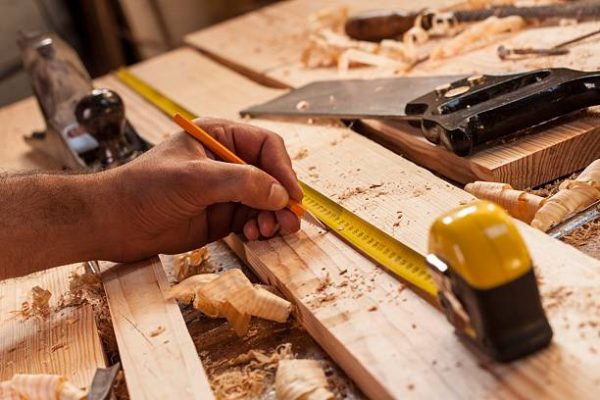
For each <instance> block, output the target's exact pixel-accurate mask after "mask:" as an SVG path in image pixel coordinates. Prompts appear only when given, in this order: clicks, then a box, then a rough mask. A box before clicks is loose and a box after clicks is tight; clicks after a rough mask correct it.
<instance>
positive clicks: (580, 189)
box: [531, 160, 600, 232]
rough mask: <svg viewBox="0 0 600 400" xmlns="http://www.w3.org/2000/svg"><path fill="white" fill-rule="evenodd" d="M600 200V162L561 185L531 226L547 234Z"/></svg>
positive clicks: (595, 162) (592, 164)
mask: <svg viewBox="0 0 600 400" xmlns="http://www.w3.org/2000/svg"><path fill="white" fill-rule="evenodd" d="M598 199H600V160H596V161H594V162H592V163H591V164H590V165H588V166H587V167H586V168H585V169H584V170H583V172H582V173H581V174H580V175H579V176H578V177H577V178H576V179H574V180H570V179H569V180H566V181H564V182H563V183H561V184H560V186H559V190H558V192H557V193H556V194H554V195H553V196H551V197H549V198H548V199H547V200H546V202H545V203H544V205H543V206H542V207H541V208H540V209H539V210H538V212H537V213H536V215H535V217H534V219H533V221H531V226H533V227H534V228H537V229H540V230H541V231H544V232H546V231H547V230H548V229H550V228H551V227H552V226H554V225H556V224H558V223H560V222H561V221H563V220H564V219H565V218H568V217H569V216H571V215H573V214H574V213H577V212H579V211H581V210H583V209H584V208H586V207H587V206H589V205H590V204H592V203H593V202H594V201H596V200H598Z"/></svg>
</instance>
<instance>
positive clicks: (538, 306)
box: [427, 201, 552, 361]
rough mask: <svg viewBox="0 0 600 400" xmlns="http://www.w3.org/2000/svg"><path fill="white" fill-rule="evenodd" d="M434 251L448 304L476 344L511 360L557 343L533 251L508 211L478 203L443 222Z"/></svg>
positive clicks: (432, 238) (462, 332)
mask: <svg viewBox="0 0 600 400" xmlns="http://www.w3.org/2000/svg"><path fill="white" fill-rule="evenodd" d="M429 252H430V254H429V255H428V256H427V264H428V266H429V270H430V271H431V273H432V276H433V279H434V281H435V282H436V284H437V286H438V288H439V293H438V297H439V300H440V303H441V304H442V307H443V309H444V311H445V313H446V316H447V317H448V320H449V321H450V323H452V325H454V327H455V328H456V332H457V334H458V335H459V336H460V337H461V338H463V339H464V340H465V341H466V342H467V343H468V344H469V345H471V346H472V347H473V348H475V349H477V350H478V351H480V352H482V353H483V354H485V355H486V356H489V357H491V358H493V359H494V360H497V361H511V360H514V359H517V358H520V357H523V356H526V355H528V354H531V353H533V352H535V351H537V350H539V349H541V348H543V347H546V346H547V345H548V344H549V343H550V341H551V339H552V329H551V328H550V324H549V323H548V320H547V318H546V315H545V313H544V309H543V307H542V303H541V300H540V294H539V290H538V286H537V282H536V278H535V274H534V271H533V267H532V261H531V257H530V256H529V251H528V250H527V247H526V246H525V242H524V241H523V239H522V238H521V236H520V234H519V231H518V230H517V228H516V227H515V226H514V224H513V223H512V220H511V218H510V217H509V216H508V214H507V213H506V212H505V211H504V210H503V209H502V208H501V207H500V206H498V205H496V204H494V203H491V202H488V201H477V202H473V203H471V204H469V205H466V206H463V207H459V208H457V209H456V210H453V211H450V212H448V213H446V214H444V215H442V216H440V217H439V218H438V219H437V220H436V221H435V222H434V223H433V225H432V227H431V231H430V234H429Z"/></svg>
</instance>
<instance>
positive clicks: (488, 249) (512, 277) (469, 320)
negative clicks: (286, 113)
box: [118, 70, 552, 361]
mask: <svg viewBox="0 0 600 400" xmlns="http://www.w3.org/2000/svg"><path fill="white" fill-rule="evenodd" d="M118 76H119V78H121V80H122V81H123V82H124V83H126V84H127V85H129V87H130V88H132V89H133V90H135V91H136V92H137V93H138V94H140V95H141V96H143V97H144V98H145V99H146V100H148V101H149V102H150V103H152V104H154V105H155V106H156V107H157V108H159V109H160V110H162V111H163V112H164V113H165V114H167V115H169V116H171V117H172V116H173V115H175V114H177V113H182V114H184V115H186V117H188V118H194V113H192V112H191V111H189V110H186V109H185V108H184V107H182V106H181V105H179V104H177V103H176V102H174V101H173V100H171V99H169V98H168V97H166V96H165V95H164V94H162V93H160V92H158V91H157V90H156V89H155V88H153V87H152V86H150V85H149V84H148V83H146V82H144V81H142V80H140V79H139V78H137V77H136V76H134V75H133V74H131V73H130V72H129V71H127V70H121V71H119V74H118ZM300 184H301V185H302V188H303V190H304V199H303V201H302V204H303V206H304V207H306V209H307V210H309V211H310V212H311V213H312V214H314V215H315V216H316V217H317V218H318V219H319V220H320V221H321V222H323V223H324V224H325V225H326V226H327V227H328V228H330V231H331V232H333V233H335V234H336V235H338V236H339V237H341V238H342V239H344V240H345V241H346V242H347V243H349V244H350V245H351V246H353V247H354V248H355V249H357V250H358V251H360V252H361V253H362V254H364V255H366V256H367V257H369V258H370V259H372V260H373V261H375V262H377V263H378V264H379V265H381V266H383V267H384V268H385V269H387V270H388V271H390V272H391V273H393V274H395V275H396V276H398V277H399V278H401V279H402V280H403V281H404V282H406V283H408V284H409V286H410V287H411V288H412V289H413V290H415V292H416V293H417V294H419V295H420V296H421V297H423V298H424V299H426V300H427V301H429V302H431V303H432V304H434V305H436V306H439V307H440V308H441V309H443V310H444V311H445V312H446V313H447V316H448V318H449V319H450V320H451V321H452V322H453V323H454V324H455V326H456V327H457V333H458V334H459V336H460V337H462V338H465V339H466V343H468V344H470V345H469V348H471V349H474V350H475V351H476V353H477V354H478V355H481V354H483V355H485V356H487V357H492V358H493V359H495V360H498V361H509V360H513V359H516V358H519V357H522V356H525V355H527V354H531V353H532V352H534V351H536V350H538V349H540V348H542V347H544V346H546V345H547V344H548V343H549V342H550V339H551V337H552V331H551V329H550V326H549V325H548V323H547V320H546V318H545V314H544V311H543V309H542V308H541V305H540V299H539V292H538V289H537V284H536V281H535V277H534V275H533V274H534V272H533V269H532V267H531V265H532V263H531V259H530V258H529V254H528V252H527V249H526V247H525V245H524V243H523V241H522V239H521V238H520V236H519V233H518V231H517V230H516V228H515V227H514V225H512V222H511V219H510V217H509V216H508V215H507V214H506V213H505V212H504V211H503V210H502V209H501V208H500V207H499V206H496V205H494V204H492V203H490V202H485V201H479V202H476V203H474V204H471V205H467V206H464V207H461V208H459V209H457V210H454V211H452V212H450V213H447V214H445V215H444V216H442V217H440V218H439V219H438V220H437V221H436V222H435V223H434V226H433V227H432V229H431V232H430V252H431V255H430V256H429V257H428V258H427V261H428V262H429V264H428V263H427V261H426V259H425V257H423V256H421V255H420V254H418V253H417V252H415V251H414V250H412V249H411V248H409V247H408V246H406V245H405V244H403V243H402V242H400V241H398V240H396V239H395V238H393V237H392V236H390V235H388V234H386V233H385V232H383V231H382V230H380V229H378V228H377V227H375V226H374V225H371V224H370V223H368V222H367V221H365V220H363V219H362V218H360V217H358V216H357V215H356V214H354V213H352V212H351V211H349V210H347V209H345V208H344V207H342V206H341V205H339V204H337V203H336V202H334V201H333V200H331V199H329V198H328V197H326V196H324V195H323V194H321V193H319V192H318V191H317V190H315V189H313V188H312V187H310V186H308V185H306V184H305V183H303V182H300ZM457 249H458V250H457ZM458 251H463V252H464V255H466V258H460V257H458V255H457V254H458V253H457V252H458ZM455 260H458V262H455ZM517 262H518V263H519V264H518V265H517ZM432 278H433V279H432ZM505 305H506V306H507V307H504V306H505ZM458 314H460V319H459V318H457V317H456V315H458Z"/></svg>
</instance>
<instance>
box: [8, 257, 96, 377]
mask: <svg viewBox="0 0 600 400" xmlns="http://www.w3.org/2000/svg"><path fill="white" fill-rule="evenodd" d="M76 270H77V271H78V272H80V273H81V271H82V270H83V268H82V267H81V265H70V266H65V267H58V268H53V269H51V270H48V271H42V272H39V273H35V274H31V275H28V276H26V277H22V278H15V279H8V280H4V281H0V381H3V380H9V379H11V378H12V376H13V374H16V373H28V374H44V373H45V374H58V375H64V376H65V377H66V378H67V379H69V380H70V381H71V382H72V383H73V384H75V385H76V386H80V387H89V385H90V384H91V382H92V378H93V377H94V373H95V372H96V368H98V367H104V366H105V365H106V364H105V360H104V353H103V351H102V345H101V344H100V339H99V337H98V334H97V328H96V322H95V320H94V312H93V310H92V309H91V307H90V306H89V305H82V306H78V307H70V308H65V309H63V310H60V311H57V312H54V311H53V312H51V313H50V316H49V317H48V318H47V319H38V318H29V319H26V320H25V319H24V318H23V317H22V316H20V315H19V313H18V311H19V310H21V303H22V302H23V301H30V300H31V299H30V298H29V294H30V291H31V288H32V287H34V286H40V287H41V288H43V289H47V290H49V291H50V292H51V293H52V297H51V299H50V305H51V307H55V306H56V304H57V302H58V299H59V298H60V296H61V295H62V294H64V293H67V292H68V290H69V275H70V274H71V272H72V271H76Z"/></svg>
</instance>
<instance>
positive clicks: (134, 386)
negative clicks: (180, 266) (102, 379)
mask: <svg viewBox="0 0 600 400" xmlns="http://www.w3.org/2000/svg"><path fill="white" fill-rule="evenodd" d="M102 270H103V273H102V281H103V282H104V288H105V290H106V296H107V299H108V305H109V307H110V312H111V317H112V321H113V327H114V330H115V335H116V338H117V343H118V345H119V354H120V356H121V362H122V364H123V369H124V370H125V374H126V380H127V389H128V391H129V395H130V396H131V399H133V400H136V399H212V398H213V394H212V391H211V389H210V385H209V383H208V379H207V377H206V374H205V373H204V369H203V368H202V364H201V363H200V358H199V357H198V353H197V352H196V348H195V347H194V343H193V342H192V338H191V337H190V334H189V332H188V330H187V328H186V325H185V322H184V320H183V317H182V316H181V312H180V310H179V306H178V305H177V303H176V302H175V301H174V300H165V295H166V291H167V289H168V288H169V283H168V281H167V277H166V274H165V272H164V270H163V267H162V264H161V263H160V260H159V259H158V257H155V258H152V259H149V260H146V261H142V262H139V263H133V264H127V265H120V264H117V265H114V264H109V263H103V265H102Z"/></svg>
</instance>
